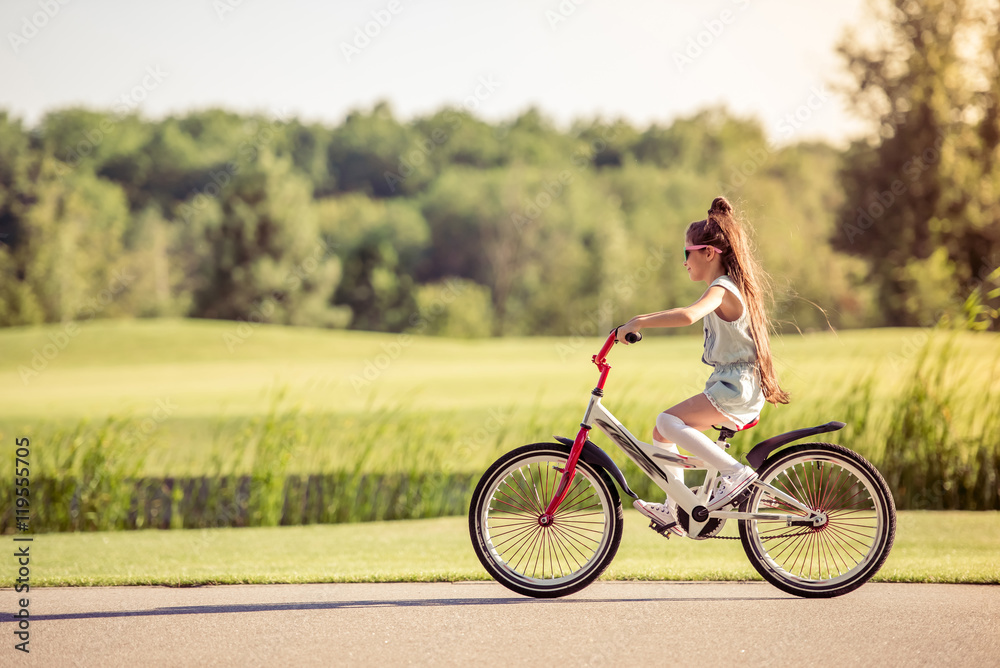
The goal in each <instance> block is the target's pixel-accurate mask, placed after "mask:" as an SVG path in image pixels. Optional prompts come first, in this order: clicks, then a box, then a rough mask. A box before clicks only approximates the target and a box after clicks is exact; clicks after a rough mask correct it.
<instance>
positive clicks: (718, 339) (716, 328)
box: [701, 274, 757, 367]
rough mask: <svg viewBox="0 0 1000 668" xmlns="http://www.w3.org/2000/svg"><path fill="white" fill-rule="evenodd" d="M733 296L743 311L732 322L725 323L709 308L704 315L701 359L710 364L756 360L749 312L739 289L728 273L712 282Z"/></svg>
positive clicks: (745, 362) (719, 364)
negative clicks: (703, 344)
mask: <svg viewBox="0 0 1000 668" xmlns="http://www.w3.org/2000/svg"><path fill="white" fill-rule="evenodd" d="M713 285H719V286H722V287H723V288H725V289H726V290H728V291H730V292H732V293H733V294H734V295H736V298H737V299H739V300H740V303H741V304H743V314H742V315H741V316H740V317H739V318H737V319H736V320H734V321H732V322H726V321H725V320H723V319H722V318H720V317H719V316H717V315H716V314H715V311H712V312H711V313H709V314H708V315H706V316H705V354H704V355H702V357H701V361H702V362H704V363H705V364H708V365H710V366H713V367H717V366H726V365H729V364H754V363H755V362H756V361H757V347H756V346H754V343H753V337H751V336H750V313H749V312H748V310H747V304H746V302H745V301H744V300H743V295H741V294H740V290H739V288H737V287H736V283H734V282H733V279H731V278H730V277H729V276H728V275H726V274H723V275H722V276H719V277H718V278H717V279H715V280H714V281H712V285H710V286H708V287H712V286H713Z"/></svg>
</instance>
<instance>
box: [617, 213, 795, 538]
mask: <svg viewBox="0 0 1000 668" xmlns="http://www.w3.org/2000/svg"><path fill="white" fill-rule="evenodd" d="M685 237H686V243H685V248H684V266H685V267H687V270H688V274H689V275H690V276H691V280H692V281H704V282H705V283H706V284H707V285H708V289H707V290H706V291H705V293H704V294H703V295H702V296H701V298H700V299H699V300H698V301H696V302H695V303H694V304H691V306H687V307H684V308H675V309H670V310H668V311H660V312H659V313H648V314H646V315H637V316H636V317H634V318H632V319H631V320H629V321H628V322H627V323H626V324H624V325H622V326H621V327H619V328H618V340H619V341H623V342H624V341H625V335H626V334H628V333H629V332H638V331H639V330H640V329H643V328H646V327H683V326H686V325H690V324H692V323H695V322H697V321H698V320H701V319H702V318H704V319H705V353H704V355H703V356H702V358H701V360H702V361H703V362H704V363H705V364H708V365H709V366H711V367H713V368H714V370H713V371H712V375H711V376H709V378H708V382H707V383H706V384H705V391H704V392H702V393H701V394H698V395H695V396H693V397H691V398H690V399H687V400H685V401H682V402H681V403H679V404H677V405H676V406H674V407H673V408H668V409H667V410H665V411H664V412H663V413H660V415H659V416H657V418H656V427H655V428H654V429H653V444H654V445H656V446H658V447H661V448H665V449H667V450H670V451H671V452H674V453H676V452H678V450H677V445H681V446H683V447H684V449H685V450H687V451H688V452H690V453H691V454H693V455H694V456H696V457H699V458H701V459H703V460H705V461H706V462H707V463H709V464H710V465H711V466H713V467H715V468H717V469H718V470H719V475H720V482H719V486H718V487H717V488H716V489H715V491H714V492H713V495H712V497H711V499H710V500H709V505H708V509H709V510H716V509H718V508H722V507H723V506H725V505H727V503H729V502H730V501H732V500H734V499H735V498H736V497H737V496H738V495H739V494H740V492H742V491H743V490H745V489H746V488H747V487H749V486H750V484H751V483H753V481H754V480H756V479H757V474H756V473H755V472H754V471H753V469H751V468H750V467H749V466H744V465H743V464H740V463H739V462H738V461H736V460H735V459H733V458H732V457H730V456H729V454H727V453H726V451H725V450H723V449H721V448H719V447H718V446H716V445H715V442H714V441H712V440H711V439H710V438H708V437H707V436H705V435H704V434H702V433H701V432H702V431H704V430H706V429H708V428H709V427H711V426H713V425H719V426H724V427H729V428H730V429H741V428H743V427H744V426H746V425H747V424H749V423H751V422H753V421H754V420H755V419H756V418H757V417H758V416H759V415H760V410H761V408H763V406H764V402H765V401H770V402H771V403H773V404H778V403H781V404H787V403H788V394H787V393H786V392H785V391H783V390H782V389H781V388H780V387H779V386H778V379H777V377H776V376H775V373H774V365H773V363H772V361H771V347H770V344H769V343H768V325H767V317H766V315H765V313H764V294H763V293H764V289H765V286H764V282H763V281H764V280H765V279H766V275H765V274H764V273H763V271H762V270H761V269H760V267H759V266H758V265H757V263H756V261H755V260H754V258H753V255H752V253H751V250H750V245H749V243H748V240H747V237H746V235H745V234H744V232H743V229H742V228H741V227H740V224H739V222H738V221H737V220H736V218H735V217H734V216H733V208H732V207H731V206H730V205H729V202H727V201H726V199H725V198H723V197H716V198H715V200H714V201H713V202H712V207H711V208H710V209H709V210H708V218H706V219H705V220H699V221H697V222H694V223H691V224H690V225H689V226H688V229H687V233H686V235H685ZM668 472H669V473H670V475H672V476H674V477H675V478H677V479H680V480H683V473H682V471H681V469H680V468H678V467H670V468H669V470H668ZM634 505H635V507H636V509H638V510H639V512H641V513H642V514H644V515H646V516H647V517H649V518H650V519H652V520H654V521H656V522H657V523H659V524H661V525H663V526H666V527H670V526H671V525H675V524H676V521H677V516H676V513H675V510H674V506H675V504H673V503H672V502H671V501H670V499H667V503H665V504H660V503H646V502H645V501H642V500H637V501H636V502H635V504H634ZM673 531H674V532H675V533H678V534H682V533H683V532H681V530H680V528H679V527H677V526H674V528H673Z"/></svg>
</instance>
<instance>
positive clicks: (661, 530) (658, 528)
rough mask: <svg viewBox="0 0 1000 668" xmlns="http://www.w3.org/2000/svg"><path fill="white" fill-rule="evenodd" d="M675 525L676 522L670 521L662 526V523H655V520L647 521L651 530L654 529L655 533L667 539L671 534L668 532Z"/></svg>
mask: <svg viewBox="0 0 1000 668" xmlns="http://www.w3.org/2000/svg"><path fill="white" fill-rule="evenodd" d="M675 526H677V522H671V523H670V524H668V525H667V526H663V525H662V524H658V523H656V522H654V521H652V520H650V521H649V528H650V529H652V530H653V531H655V532H656V533H658V534H660V535H661V536H663V537H664V538H666V539H668V540H669V539H670V536H671V535H672V534H671V533H670V530H671V529H672V528H674V527H675Z"/></svg>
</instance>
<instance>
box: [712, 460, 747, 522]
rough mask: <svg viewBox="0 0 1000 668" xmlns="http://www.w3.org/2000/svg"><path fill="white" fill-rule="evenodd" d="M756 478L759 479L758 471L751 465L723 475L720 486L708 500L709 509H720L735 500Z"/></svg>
mask: <svg viewBox="0 0 1000 668" xmlns="http://www.w3.org/2000/svg"><path fill="white" fill-rule="evenodd" d="M755 480H757V472H756V471H754V470H753V469H752V468H750V467H749V466H744V467H743V468H742V469H740V470H739V471H737V472H736V473H731V474H729V475H727V476H722V477H721V478H720V479H719V486H718V487H716V488H715V491H714V492H713V493H712V498H711V500H710V501H709V502H708V509H709V511H712V510H718V509H719V508H722V507H723V506H725V505H727V504H728V503H730V502H731V501H733V500H734V499H735V498H736V497H737V496H738V495H739V494H741V493H742V492H743V491H744V490H746V489H747V488H748V487H750V485H752V484H753V482H754V481H755Z"/></svg>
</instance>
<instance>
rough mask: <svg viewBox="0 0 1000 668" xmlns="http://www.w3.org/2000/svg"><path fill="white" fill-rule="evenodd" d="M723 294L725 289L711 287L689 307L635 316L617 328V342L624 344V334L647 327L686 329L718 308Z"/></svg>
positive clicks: (716, 286) (717, 286)
mask: <svg viewBox="0 0 1000 668" xmlns="http://www.w3.org/2000/svg"><path fill="white" fill-rule="evenodd" d="M725 294H726V289H725V288H723V287H721V286H719V285H713V286H712V287H710V288H709V289H708V290H706V291H705V294H703V295H702V296H701V297H700V298H699V299H698V301H696V302H695V303H693V304H691V305H690V306H684V307H681V308H672V309H669V310H667V311H659V312H657V313H647V314H645V315H637V316H635V317H634V318H632V319H631V320H629V321H628V322H627V323H625V324H624V325H622V326H621V327H619V328H618V340H619V341H621V342H625V335H626V334H628V333H630V332H638V331H639V330H640V329H646V328H648V327H687V326H688V325H692V324H694V323H696V322H698V321H699V320H701V319H702V318H704V317H705V316H706V315H708V314H709V313H711V312H712V311H714V310H715V309H717V308H719V306H720V305H721V304H722V298H723V297H724V296H725Z"/></svg>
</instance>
